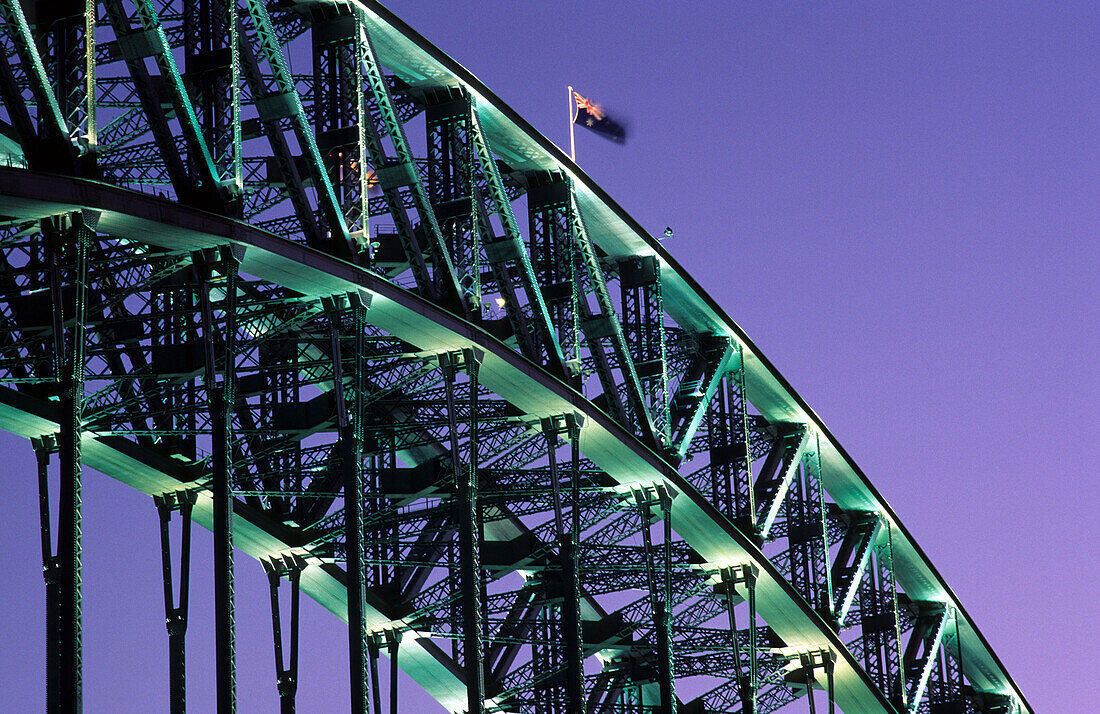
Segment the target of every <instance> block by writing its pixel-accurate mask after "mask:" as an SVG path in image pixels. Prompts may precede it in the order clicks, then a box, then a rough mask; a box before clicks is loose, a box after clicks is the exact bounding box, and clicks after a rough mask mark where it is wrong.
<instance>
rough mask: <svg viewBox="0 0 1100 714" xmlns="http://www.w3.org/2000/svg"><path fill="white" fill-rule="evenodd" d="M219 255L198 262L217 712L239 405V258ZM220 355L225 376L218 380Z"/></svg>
mask: <svg viewBox="0 0 1100 714" xmlns="http://www.w3.org/2000/svg"><path fill="white" fill-rule="evenodd" d="M219 252H220V260H219V261H216V262H215V261H211V260H209V259H208V258H211V257H213V256H203V257H202V258H200V261H199V265H198V266H196V267H197V268H198V269H200V270H201V271H204V272H205V274H204V275H203V276H202V278H203V289H202V291H201V300H202V314H203V336H204V339H205V346H206V362H207V365H206V381H207V392H208V394H209V398H210V417H211V426H212V434H211V436H212V444H211V449H212V452H213V454H212V456H213V489H212V491H213V494H212V495H213V501H214V610H215V612H214V638H215V643H216V644H215V652H216V654H215V662H216V670H217V692H218V712H219V714H233V712H236V710H237V665H236V614H235V609H234V608H235V604H234V583H233V501H234V499H233V494H232V487H233V483H232V482H233V473H232V470H233V469H232V449H233V444H232V441H231V439H232V419H233V414H234V406H235V398H236V397H235V395H236V390H235V384H234V382H235V373H234V372H235V370H234V361H235V359H236V331H237V325H236V305H237V270H238V267H239V264H240V258H239V256H238V255H237V254H235V253H234V252H233V251H232V250H231V249H230V248H228V247H226V248H222V249H221V250H220V251H219ZM216 269H220V270H221V271H223V279H224V288H223V289H224V291H225V294H224V298H223V301H224V305H223V312H224V320H225V325H224V327H223V329H222V339H221V347H222V350H221V352H222V354H220V355H218V354H216V346H217V344H216V343H217V340H216V337H215V333H216V330H215V324H214V308H213V306H212V300H211V295H210V292H211V282H213V272H214V270H216ZM218 357H221V363H222V367H221V381H220V382H219V381H218V366H217V365H218V362H219V360H218Z"/></svg>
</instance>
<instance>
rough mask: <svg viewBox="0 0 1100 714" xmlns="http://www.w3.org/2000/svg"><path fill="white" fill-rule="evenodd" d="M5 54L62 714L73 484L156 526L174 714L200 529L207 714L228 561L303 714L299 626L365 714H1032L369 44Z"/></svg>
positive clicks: (71, 654) (751, 374) (546, 200)
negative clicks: (116, 482) (338, 670)
mask: <svg viewBox="0 0 1100 714" xmlns="http://www.w3.org/2000/svg"><path fill="white" fill-rule="evenodd" d="M0 19H2V24H0V44H2V46H3V47H2V49H3V52H2V55H3V57H2V61H0V102H2V105H0V119H2V120H3V125H2V127H0V128H2V130H3V132H4V133H5V134H6V135H7V139H9V141H7V142H6V143H5V144H4V145H5V146H7V145H11V146H13V147H16V148H12V149H10V150H6V151H7V152H8V155H7V157H6V161H5V162H4V163H5V164H6V165H7V166H10V167H14V168H2V169H0V203H3V208H0V215H2V220H3V223H2V226H0V230H2V233H0V381H2V382H4V385H3V386H2V387H0V390H2V391H0V405H2V406H3V410H2V411H0V418H2V419H3V420H4V421H3V425H4V426H5V427H6V428H9V429H12V430H14V431H17V432H19V433H22V434H24V435H25V436H30V437H32V443H33V446H34V449H35V453H36V455H37V464H38V473H37V478H38V483H39V488H40V494H41V499H40V500H41V519H42V520H41V523H42V557H43V565H44V575H45V581H46V593H47V598H46V602H47V622H48V627H47V632H48V647H47V663H46V666H47V688H48V701H47V708H48V710H49V711H51V712H53V711H79V710H80V708H81V699H82V691H81V680H80V677H81V624H82V617H81V567H82V562H81V532H80V519H81V489H82V486H83V479H82V465H83V464H84V463H85V462H87V463H88V464H89V465H95V464H103V463H108V462H110V463H113V464H115V466H116V468H113V469H107V470H108V471H110V472H111V473H114V474H116V475H118V477H119V478H122V479H123V480H125V481H127V482H128V483H131V484H132V485H134V486H135V487H137V488H141V489H143V490H145V491H146V492H147V493H149V494H150V495H151V496H153V501H154V503H155V506H156V511H157V513H158V516H159V522H160V527H161V530H160V533H161V546H162V562H163V576H164V598H165V614H166V622H167V630H168V651H169V662H170V673H171V676H170V687H171V693H170V694H171V696H170V702H171V709H172V711H173V712H183V711H185V707H186V667H185V652H186V642H185V635H186V629H187V623H188V619H189V617H191V616H193V615H195V614H196V613H193V612H190V611H189V608H188V597H189V593H188V590H189V582H190V569H191V566H192V561H193V560H194V558H193V557H192V553H191V548H190V542H191V540H190V538H191V535H190V534H191V524H192V522H193V521H198V522H200V523H201V524H202V525H204V526H206V527H208V528H210V529H211V530H213V532H214V535H215V541H214V542H215V552H214V557H213V559H212V560H213V562H212V564H213V567H214V572H215V588H216V603H215V613H214V618H215V623H216V641H217V647H216V652H217V657H216V662H215V664H214V666H215V669H216V671H217V689H218V710H219V712H233V711H235V710H236V704H237V686H236V653H235V642H234V631H235V613H236V608H235V601H236V593H235V589H234V572H233V557H232V556H233V551H234V547H235V539H236V538H238V537H239V536H240V535H241V534H245V535H246V538H245V539H244V540H243V545H242V546H241V547H244V548H246V549H250V550H249V552H251V553H252V554H253V555H254V556H256V557H257V558H258V559H259V560H261V561H262V564H263V567H264V569H265V572H266V573H267V575H268V578H269V582H270V593H271V603H270V605H271V612H272V632H273V642H274V656H275V662H276V673H277V681H276V682H275V683H274V684H275V686H276V687H277V690H278V693H279V697H280V701H281V706H282V711H284V712H290V711H294V708H295V699H296V695H297V693H298V691H299V682H298V676H297V672H298V662H299V657H300V656H303V657H308V656H309V653H308V652H306V653H299V651H298V633H299V624H298V623H299V598H300V593H301V592H303V591H304V592H305V593H306V594H307V595H309V596H312V597H314V598H315V599H317V600H318V601H320V602H321V603H322V604H323V605H325V606H326V607H328V608H329V609H332V610H334V611H335V612H338V613H339V614H341V615H346V619H347V622H348V638H349V645H350V656H349V661H348V677H349V681H350V685H349V686H350V689H351V692H352V710H353V711H354V712H361V713H364V714H365V713H366V712H374V714H381V712H383V711H385V710H387V708H388V710H389V711H391V712H396V711H398V707H399V703H398V697H399V692H398V690H397V685H396V683H397V680H396V674H393V676H392V677H391V679H390V682H389V686H388V687H387V686H385V683H383V682H382V681H381V680H380V670H379V666H378V663H379V658H380V657H381V656H382V655H383V654H385V655H386V656H388V657H389V659H390V660H391V664H392V669H391V671H392V672H394V673H396V669H397V668H398V667H403V668H406V669H407V670H408V671H409V672H410V673H411V674H412V675H413V677H414V678H415V679H417V680H418V681H422V682H426V683H427V684H426V685H425V686H426V688H427V689H428V690H429V691H430V692H431V693H432V694H433V696H436V697H437V698H438V699H439V700H440V701H441V703H443V705H444V706H445V707H447V708H448V709H450V710H453V711H468V712H491V711H493V712H532V713H536V714H552V713H554V712H561V713H565V712H572V713H575V712H590V713H591V714H597V713H611V712H624V713H625V712H639V713H640V712H675V711H679V712H692V713H698V714H702V713H704V712H732V711H737V712H746V713H751V714H764V713H765V712H772V711H779V710H782V711H791V710H794V709H801V710H806V709H808V710H809V711H810V712H818V711H822V712H824V711H830V712H831V711H834V710H836V709H837V708H838V707H839V708H843V709H845V710H847V711H860V712H869V711H883V712H902V711H906V712H910V713H916V712H946V711H952V712H962V711H967V712H1020V711H1029V710H1028V709H1027V705H1026V703H1025V702H1024V701H1023V698H1022V696H1020V695H1019V693H1018V692H1017V691H1016V690H1015V687H1014V685H1013V684H1012V683H1011V680H1010V679H1009V678H1008V677H1007V674H1005V673H1004V671H1003V668H1001V667H1000V664H999V662H997V660H996V658H995V656H994V655H993V654H992V653H991V652H990V651H989V650H988V648H987V647H986V646H985V643H984V640H982V639H981V637H980V635H979V634H978V633H977V630H976V629H975V628H974V626H973V624H972V623H971V622H970V620H969V618H968V617H967V616H966V615H965V612H964V611H963V610H962V609H961V606H959V604H958V603H956V602H954V601H953V600H952V599H950V598H944V597H940V598H939V599H937V598H935V597H930V596H929V595H928V590H929V588H928V587H927V586H926V585H925V584H926V583H928V582H937V583H938V576H935V575H934V574H933V572H932V571H930V570H929V568H928V566H927V564H926V563H925V561H924V560H923V556H921V555H920V553H919V551H918V550H916V549H915V546H914V545H913V544H912V542H911V540H910V539H909V537H908V534H907V533H905V531H904V529H902V528H901V527H900V526H899V525H898V523H897V520H896V517H895V516H894V515H893V513H892V512H891V511H890V510H889V508H888V507H886V506H885V504H882V503H881V502H880V501H879V499H878V497H877V495H876V494H875V493H874V491H873V489H871V488H870V486H869V484H868V483H867V482H866V480H865V478H864V477H863V476H862V474H861V473H860V472H858V470H857V469H856V468H855V467H854V465H853V464H851V463H850V461H848V460H847V457H846V456H845V455H844V454H843V452H842V451H841V450H839V447H838V446H837V445H836V444H835V441H834V440H833V439H832V436H831V435H830V434H829V433H828V431H827V430H826V429H825V428H824V427H823V426H822V425H821V424H820V423H819V422H817V421H816V418H814V417H812V415H811V414H810V413H809V411H808V409H807V408H805V407H804V406H803V405H802V404H801V401H800V400H799V399H798V398H797V395H794V394H793V392H790V391H789V389H788V388H786V387H784V386H781V385H782V382H781V379H780V378H779V377H778V375H777V374H776V373H774V370H772V369H771V368H770V366H769V365H768V364H767V363H766V361H764V360H763V359H762V357H761V356H760V355H759V353H758V352H757V351H756V350H755V348H754V347H753V346H752V344H751V342H749V341H748V339H747V338H746V337H745V336H744V335H743V334H741V333H740V332H739V330H737V329H736V327H735V326H733V325H731V324H730V323H728V321H725V319H724V318H721V317H720V316H719V317H714V316H713V311H711V308H709V307H708V306H707V305H706V304H705V301H704V300H703V298H702V297H701V296H699V295H697V294H695V293H694V292H690V290H688V291H687V292H685V290H686V289H685V288H684V287H683V286H684V284H686V283H685V281H684V280H683V279H682V276H680V275H679V273H678V271H679V268H677V267H676V266H675V265H673V264H671V263H670V262H669V261H668V260H667V256H665V255H664V254H663V253H662V252H661V251H660V249H659V248H658V247H657V246H656V244H655V243H654V242H653V241H652V239H649V238H648V236H644V235H643V234H641V233H640V232H639V230H638V229H636V227H634V226H633V224H632V222H631V221H630V220H629V219H628V218H627V217H625V214H622V213H621V210H620V209H618V208H617V207H616V206H614V205H613V204H611V203H610V201H609V199H604V198H601V197H600V196H602V194H601V193H599V192H598V191H596V190H595V189H594V187H593V185H592V184H591V182H590V181H589V180H588V179H587V178H586V177H583V175H582V174H581V173H580V171H579V169H577V168H576V167H575V166H573V165H571V164H570V163H569V162H568V161H567V160H566V159H565V158H564V157H563V156H562V155H561V154H560V152H558V151H557V150H556V149H553V148H552V147H549V145H548V144H547V143H546V142H545V140H543V139H541V137H537V136H535V135H534V134H533V132H530V131H529V130H528V129H527V128H526V127H525V126H524V125H522V124H521V123H519V122H517V121H516V120H514V119H511V118H509V114H508V112H505V111H503V105H502V104H500V103H499V101H498V100H496V99H495V98H494V97H493V96H492V94H491V92H489V91H488V90H487V89H485V88H484V87H482V86H481V85H480V84H478V83H477V82H476V81H475V80H473V78H472V77H469V76H468V75H467V74H466V73H465V72H464V71H463V70H461V68H459V67H457V65H454V64H453V62H451V60H449V58H446V57H445V56H443V55H442V54H441V53H439V52H438V51H437V50H435V49H434V48H431V47H430V46H427V45H426V44H425V43H423V42H422V40H420V39H419V38H411V39H410V38H407V37H405V36H404V35H403V34H402V30H401V29H400V27H401V26H400V25H399V24H396V23H395V20H394V18H393V17H392V16H391V15H390V14H389V13H388V11H386V10H385V9H384V8H382V7H380V6H378V5H376V4H375V3H373V2H361V3H360V2H354V3H345V2H321V1H311V2H298V1H293V2H279V3H268V2H263V0H165V1H160V2H155V3H154V2H151V0H102V1H101V2H96V1H95V0H87V1H86V2H81V1H80V0H66V2H56V1H55V0H37V1H32V2H18V1H17V0H0ZM290 54H294V56H295V57H296V58H297V59H296V63H298V64H299V65H300V62H301V58H302V57H306V56H308V57H309V58H310V67H309V69H310V70H311V71H307V72H303V73H299V74H292V73H291V71H290V64H289V62H288V60H287V57H288V56H289V55H290ZM420 140H422V141H423V153H422V154H418V153H417V142H418V141H420ZM47 174H50V175H53V176H52V177H49V176H47ZM143 191H144V192H152V193H153V194H155V195H154V196H153V197H146V196H142V195H140V194H141V192H143ZM56 192H60V193H56ZM65 192H68V193H65ZM375 192H377V195H375ZM198 211H201V213H200V212H198ZM517 214H519V215H520V216H521V217H523V214H525V217H526V221H525V222H523V221H520V220H518V219H517ZM150 216H152V217H151V218H150ZM379 217H380V218H382V222H381V223H376V224H375V225H374V226H372V225H371V221H372V219H374V218H379ZM524 223H525V224H526V234H525V233H524V230H523V229H522V228H521V226H522V225H524ZM631 232H634V235H633V237H630V238H623V236H624V235H626V234H628V233H631ZM616 284H617V285H616ZM670 295H671V297H670ZM708 311H710V312H708ZM708 316H710V317H708ZM776 395H779V396H776ZM15 414H21V415H23V416H21V417H13V416H11V415H15ZM792 415H795V417H794V418H792ZM85 451H87V454H85V453H84V452H85ZM105 460H106V461H105ZM112 460H113V461H112ZM122 463H125V464H129V466H126V467H125V468H124V467H122V466H119V464H122ZM51 480H56V486H53V487H52V488H56V489H57V492H58V493H59V494H60V498H59V499H58V505H57V511H56V513H52V512H51V499H50V491H51V483H50V482H51ZM150 517H151V516H150ZM175 520H178V521H179V522H180V524H181V528H180V530H179V542H178V543H177V544H176V545H175V548H174V547H173V542H172V541H173V539H172V537H171V532H172V529H171V527H170V526H171V524H172V523H173V522H174V521H175ZM177 548H178V551H177V550H176V549H177ZM176 553H178V554H176ZM284 584H286V585H288V586H289V588H288V589H284V588H283V585H284ZM931 589H932V590H936V589H937V587H936V586H933V587H932V588H931ZM288 592H289V594H287V593H288ZM938 592H946V588H945V586H944V587H940V588H939V589H938ZM288 600H289V604H288ZM410 651H412V652H413V655H414V656H409V652H410ZM384 695H385V696H384Z"/></svg>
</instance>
